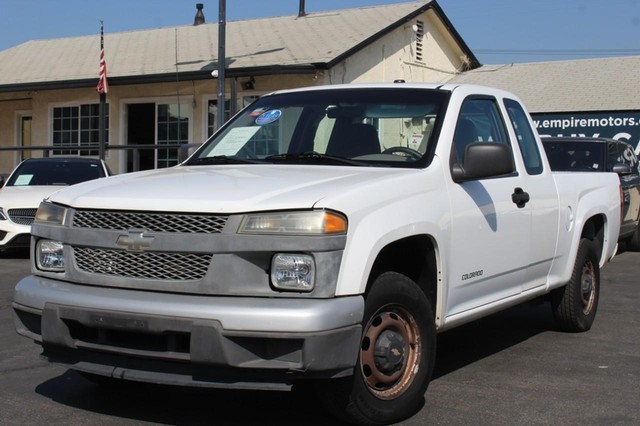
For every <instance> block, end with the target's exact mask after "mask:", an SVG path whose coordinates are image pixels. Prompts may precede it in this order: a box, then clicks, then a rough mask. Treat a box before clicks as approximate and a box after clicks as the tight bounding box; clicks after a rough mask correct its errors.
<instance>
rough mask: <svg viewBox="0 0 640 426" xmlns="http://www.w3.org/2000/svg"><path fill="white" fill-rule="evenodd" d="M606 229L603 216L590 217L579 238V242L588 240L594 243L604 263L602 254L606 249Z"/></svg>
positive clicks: (599, 257) (598, 255)
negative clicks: (604, 248) (584, 239)
mask: <svg viewBox="0 0 640 426" xmlns="http://www.w3.org/2000/svg"><path fill="white" fill-rule="evenodd" d="M605 228H606V219H605V217H604V215H603V214H597V215H594V216H592V217H590V218H589V219H588V220H587V221H586V222H585V224H584V226H583V227H582V232H581V233H580V238H578V242H579V241H580V239H582V238H587V239H589V240H591V241H592V242H593V243H594V248H595V249H596V255H597V257H598V259H599V260H600V263H602V252H603V247H604V239H605V235H606V234H605Z"/></svg>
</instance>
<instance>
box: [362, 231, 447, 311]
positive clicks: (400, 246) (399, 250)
mask: <svg viewBox="0 0 640 426" xmlns="http://www.w3.org/2000/svg"><path fill="white" fill-rule="evenodd" d="M439 264H440V261H439V258H438V250H437V245H436V243H435V241H434V239H433V238H432V237H431V236H430V235H426V234H421V235H412V236H407V237H404V238H401V239H399V240H396V241H392V242H390V243H388V244H387V245H386V246H384V247H383V248H382V249H381V250H380V252H379V253H378V255H377V256H376V259H375V260H374V262H373V266H372V268H371V272H370V274H369V278H368V280H367V288H366V291H365V297H366V294H367V293H368V292H369V289H370V287H371V285H372V283H373V282H374V281H375V280H376V278H377V277H378V276H380V275H381V274H382V273H384V272H388V271H392V272H397V273H400V274H403V275H405V276H407V277H408V278H410V279H411V280H412V281H414V282H415V283H416V284H417V285H418V287H419V288H420V289H421V290H422V292H424V294H425V295H426V296H427V299H428V300H429V304H430V305H431V309H432V311H433V313H434V314H435V316H436V323H437V322H438V310H437V305H438V298H439V297H440V294H439V292H438V283H439V282H440V267H439Z"/></svg>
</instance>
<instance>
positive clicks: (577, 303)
mask: <svg viewBox="0 0 640 426" xmlns="http://www.w3.org/2000/svg"><path fill="white" fill-rule="evenodd" d="M596 252H597V251H596V249H595V247H594V244H593V242H592V241H591V240H588V239H586V238H583V239H582V240H580V244H579V246H578V254H577V256H576V261H575V264H574V266H573V273H572V274H571V280H569V282H568V283H567V284H566V285H565V286H564V287H561V288H558V289H556V290H554V291H553V292H552V293H551V306H552V309H553V315H554V317H555V319H556V321H557V322H558V324H559V325H560V328H562V329H563V330H565V331H572V332H581V331H587V330H589V329H590V328H591V325H592V324H593V321H594V320H595V317H596V311H597V309H598V299H599V298H600V266H599V262H598V257H597V255H596Z"/></svg>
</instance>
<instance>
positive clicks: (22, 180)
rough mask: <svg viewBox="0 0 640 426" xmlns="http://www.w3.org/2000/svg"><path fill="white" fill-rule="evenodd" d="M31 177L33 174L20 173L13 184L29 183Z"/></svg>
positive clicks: (22, 184)
mask: <svg viewBox="0 0 640 426" xmlns="http://www.w3.org/2000/svg"><path fill="white" fill-rule="evenodd" d="M31 179H33V175H20V176H18V178H17V179H16V182H15V183H14V186H24V185H29V183H31Z"/></svg>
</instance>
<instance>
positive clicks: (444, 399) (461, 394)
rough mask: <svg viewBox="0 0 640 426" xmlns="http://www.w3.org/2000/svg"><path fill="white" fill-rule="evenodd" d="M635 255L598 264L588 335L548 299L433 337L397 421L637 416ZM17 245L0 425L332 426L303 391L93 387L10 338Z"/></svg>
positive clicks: (639, 301) (5, 274)
mask: <svg viewBox="0 0 640 426" xmlns="http://www.w3.org/2000/svg"><path fill="white" fill-rule="evenodd" d="M639 268H640V253H622V254H620V255H619V256H617V257H616V258H614V260H613V261H612V262H611V263H610V264H608V265H606V266H605V268H604V269H603V270H602V288H601V295H600V296H601V297H600V306H599V308H598V314H597V318H596V321H595V324H594V326H593V328H592V329H591V330H590V331H589V332H586V333H579V334H572V333H563V332H560V331H557V329H556V327H555V324H554V322H553V318H552V316H551V313H550V308H549V306H548V304H546V303H538V304H533V303H530V304H526V305H523V306H519V307H516V308H513V309H509V310H507V311H504V312H501V313H499V314H496V315H493V316H491V317H488V318H485V319H483V320H480V321H477V322H474V323H472V324H468V325H465V326H462V327H459V328H457V329H454V330H451V331H448V332H445V333H442V334H440V335H439V336H438V354H437V360H436V368H435V376H434V378H433V381H432V382H431V385H430V386H429V389H428V391H427V393H426V398H425V405H424V407H423V408H422V410H421V411H420V412H418V413H417V414H416V415H415V416H413V417H412V418H410V419H408V420H406V421H404V422H403V423H401V424H402V425H473V426H482V425H505V426H506V425H509V426H512V425H527V426H528V425H576V426H577V425H580V426H584V425H607V426H612V425H636V426H637V425H640V332H639V331H640V280H639V279H638V278H637V277H638V271H639ZM28 273H29V264H28V259H27V258H26V253H25V252H9V253H5V254H2V255H0V424H1V425H35V424H47V425H156V424H162V425H174V424H175V425H211V424H215V425H254V424H255V425H258V424H259V425H279V426H286V425H301V424H305V425H310V426H313V425H337V424H339V423H338V422H336V421H335V420H334V419H332V418H331V417H329V416H328V414H327V413H325V412H324V411H323V410H322V409H321V407H320V406H319V404H318V402H317V400H316V399H315V397H314V396H313V395H311V394H304V393H295V392H294V393H288V392H257V391H224V390H209V389H190V388H179V387H170V386H153V385H136V384H133V385H125V386H116V387H104V386H97V385H94V384H92V383H90V382H88V381H86V380H85V379H83V378H82V377H81V376H79V375H78V374H77V373H75V372H73V371H70V370H67V369H65V368H62V367H59V366H56V365H50V364H47V363H46V362H45V361H42V360H41V359H40V358H39V353H40V348H39V346H37V345H35V344H33V343H32V342H31V341H30V340H29V339H26V338H24V337H21V336H18V335H17V334H16V332H15V329H14V324H13V318H12V313H11V308H10V306H11V298H12V292H13V287H14V286H15V284H16V283H17V282H18V281H19V279H20V278H21V277H23V276H25V275H27V274H28Z"/></svg>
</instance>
